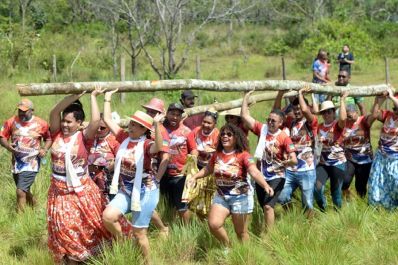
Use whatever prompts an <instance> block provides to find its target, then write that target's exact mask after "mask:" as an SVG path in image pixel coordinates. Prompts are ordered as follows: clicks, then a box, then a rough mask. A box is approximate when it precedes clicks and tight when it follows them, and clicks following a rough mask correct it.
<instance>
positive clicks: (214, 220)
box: [208, 195, 230, 246]
mask: <svg viewBox="0 0 398 265" xmlns="http://www.w3.org/2000/svg"><path fill="white" fill-rule="evenodd" d="M216 196H217V195H216ZM214 201H215V203H213V204H212V206H211V208H210V212H209V217H208V225H209V229H210V232H211V233H212V234H213V235H214V236H215V237H216V238H217V239H218V240H219V241H220V242H221V243H222V244H223V245H225V246H229V245H230V242H229V238H228V234H227V231H226V230H225V228H224V222H225V219H227V217H228V215H229V213H230V211H229V209H228V208H225V206H223V205H221V204H218V203H216V198H215V199H214Z"/></svg>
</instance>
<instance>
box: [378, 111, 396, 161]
mask: <svg viewBox="0 0 398 265" xmlns="http://www.w3.org/2000/svg"><path fill="white" fill-rule="evenodd" d="M382 122H383V127H382V128H381V132H380V140H379V150H380V151H381V152H382V153H383V154H384V155H388V156H390V157H395V158H398V117H397V116H395V115H394V113H393V112H391V111H388V110H384V111H383V112H382Z"/></svg>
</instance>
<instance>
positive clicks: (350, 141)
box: [341, 116, 373, 164]
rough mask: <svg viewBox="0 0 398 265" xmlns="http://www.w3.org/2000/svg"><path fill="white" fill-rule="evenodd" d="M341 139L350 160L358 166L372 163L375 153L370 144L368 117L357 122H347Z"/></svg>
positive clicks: (363, 117) (360, 118)
mask: <svg viewBox="0 0 398 265" xmlns="http://www.w3.org/2000/svg"><path fill="white" fill-rule="evenodd" d="M341 137H342V143H343V144H342V145H343V147H344V149H345V155H346V158H347V159H348V160H350V161H352V162H354V163H357V164H367V163H371V162H372V159H373V153H372V146H371V143H370V127H369V125H368V122H367V120H366V116H360V117H358V119H357V120H356V121H355V122H350V121H348V120H347V121H346V125H345V127H344V129H343V133H342V134H341Z"/></svg>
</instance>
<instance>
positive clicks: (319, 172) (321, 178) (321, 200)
mask: <svg viewBox="0 0 398 265" xmlns="http://www.w3.org/2000/svg"><path fill="white" fill-rule="evenodd" d="M328 178H329V176H328V173H327V172H326V169H325V166H324V165H319V166H317V168H316V181H315V186H314V198H315V201H316V203H317V204H318V206H319V208H320V209H321V211H325V209H326V197H325V185H326V181H327V180H328Z"/></svg>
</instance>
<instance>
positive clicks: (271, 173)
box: [253, 121, 296, 181]
mask: <svg viewBox="0 0 398 265" xmlns="http://www.w3.org/2000/svg"><path fill="white" fill-rule="evenodd" d="M262 126H263V125H262V123H260V122H258V121H256V122H255V124H254V128H253V132H254V134H256V135H257V136H260V135H261V128H262ZM295 151H296V148H295V147H294V145H293V143H292V140H291V139H290V137H289V136H288V135H287V134H286V132H284V131H282V130H280V129H279V130H278V131H277V132H276V133H274V134H272V133H270V132H268V133H267V136H266V138H265V148H264V152H263V158H262V160H261V170H262V173H263V175H264V176H265V180H267V181H269V180H272V179H276V178H284V177H285V169H286V167H285V166H284V165H283V164H282V161H284V160H287V159H288V157H289V153H291V152H295Z"/></svg>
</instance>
